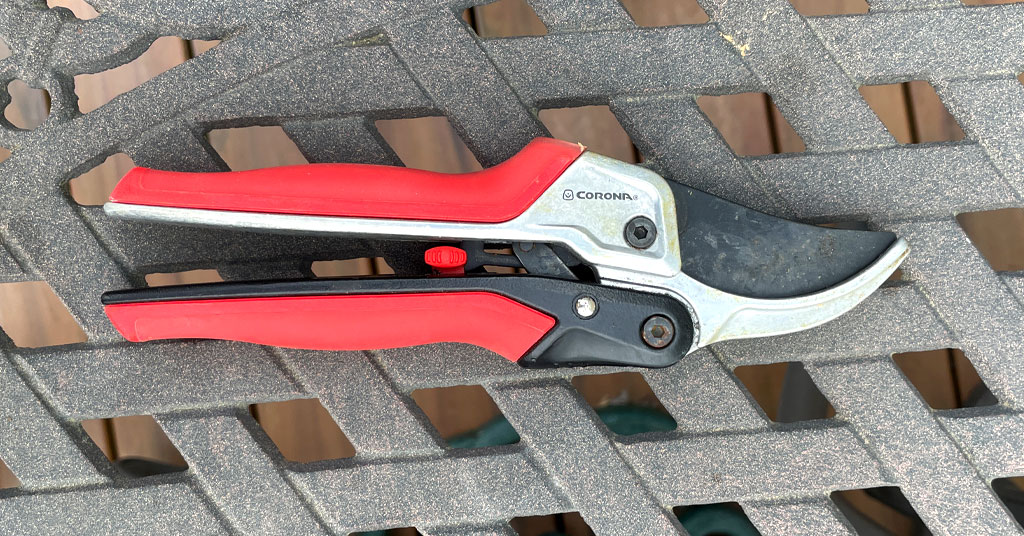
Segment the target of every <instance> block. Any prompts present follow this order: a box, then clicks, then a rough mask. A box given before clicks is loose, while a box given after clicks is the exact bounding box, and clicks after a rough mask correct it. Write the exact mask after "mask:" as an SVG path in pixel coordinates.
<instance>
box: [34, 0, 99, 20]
mask: <svg viewBox="0 0 1024 536" xmlns="http://www.w3.org/2000/svg"><path fill="white" fill-rule="evenodd" d="M46 5H47V6H48V7H51V8H53V7H66V8H68V9H70V10H71V12H72V13H74V14H75V17H77V18H79V19H82V20H89V19H95V18H96V17H99V16H100V14H99V12H98V11H96V9H95V8H94V7H92V6H91V5H89V4H87V3H86V2H83V1H82V0H46Z"/></svg>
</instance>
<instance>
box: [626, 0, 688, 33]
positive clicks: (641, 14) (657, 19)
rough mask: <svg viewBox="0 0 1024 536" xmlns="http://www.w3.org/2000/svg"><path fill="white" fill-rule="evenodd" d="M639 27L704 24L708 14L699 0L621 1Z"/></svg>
mask: <svg viewBox="0 0 1024 536" xmlns="http://www.w3.org/2000/svg"><path fill="white" fill-rule="evenodd" d="M621 1H622V5H623V7H625V8H626V11H628V12H629V16H630V17H633V22H635V23H636V24H637V26H644V27H654V28H656V27H661V26H677V25H681V24H703V23H705V22H708V14H707V13H706V12H705V11H704V10H703V9H701V7H700V4H698V3H697V0H621Z"/></svg>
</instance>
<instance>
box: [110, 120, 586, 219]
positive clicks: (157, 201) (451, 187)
mask: <svg viewBox="0 0 1024 536" xmlns="http://www.w3.org/2000/svg"><path fill="white" fill-rule="evenodd" d="M583 150H584V148H583V146H581V145H578V144H573V143H568V142H564V141H559V140H554V139H550V138H537V139H535V140H533V141H532V142H530V143H529V144H528V145H527V146H526V147H525V148H523V150H522V151H520V152H519V153H518V154H516V155H515V156H513V157H512V158H510V159H508V160H507V161H505V162H503V163H501V164H498V165H497V166H494V167H492V168H488V169H485V170H483V171H477V172H473V173H465V174H458V175H456V174H446V173H435V172H432V171H423V170H418V169H409V168H403V167H391V166H375V165H370V164H307V165H303V166H286V167H278V168H268V169H255V170H251V171H233V172H224V173H179V172H173V171H158V170H153V169H146V168H135V169H133V170H131V171H129V172H128V174H127V175H125V176H124V178H123V179H121V182H120V183H118V185H117V187H116V188H115V189H114V191H113V192H112V193H111V194H110V200H111V201H113V202H117V203H126V204H135V205H150V206H160V207H180V208H197V209H211V210H228V211H240V212H267V213H274V214H310V215H317V216H343V217H352V218H389V219H403V220H429V221H458V222H475V223H499V222H504V221H508V220H511V219H513V218H515V217H516V216H518V215H520V214H522V213H523V212H524V211H525V210H526V209H527V208H529V206H530V205H531V204H533V202H534V201H536V200H537V198H538V197H540V195H541V194H542V193H543V192H544V191H545V190H547V188H548V187H549V186H551V183H553V182H554V181H555V179H557V178H558V176H559V175H561V174H562V172H563V171H565V168H567V167H569V165H570V164H572V163H573V161H575V160H576V158H578V157H579V156H580V154H582V153H583Z"/></svg>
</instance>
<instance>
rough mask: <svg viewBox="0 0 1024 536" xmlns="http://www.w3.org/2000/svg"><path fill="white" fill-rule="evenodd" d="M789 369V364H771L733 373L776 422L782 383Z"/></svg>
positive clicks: (740, 369) (740, 368) (751, 366)
mask: <svg viewBox="0 0 1024 536" xmlns="http://www.w3.org/2000/svg"><path fill="white" fill-rule="evenodd" d="M788 368H789V363H769V364H766V365H748V366H743V367H736V369H735V370H733V373H735V374H736V377H737V378H739V379H740V381H741V382H742V383H743V386H744V387H745V388H746V389H747V391H748V392H749V393H750V395H751V396H752V397H753V398H754V400H756V401H757V403H758V405H759V406H761V409H762V410H763V411H764V413H765V415H767V416H768V418H769V419H771V420H773V421H774V420H775V418H776V417H777V416H778V412H779V400H780V399H781V395H782V382H783V380H784V379H785V377H786V370H787V369H788Z"/></svg>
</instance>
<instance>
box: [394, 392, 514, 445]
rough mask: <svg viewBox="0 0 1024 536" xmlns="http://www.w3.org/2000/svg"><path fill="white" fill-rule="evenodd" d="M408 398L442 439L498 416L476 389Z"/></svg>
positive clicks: (416, 394)
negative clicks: (428, 420)
mask: <svg viewBox="0 0 1024 536" xmlns="http://www.w3.org/2000/svg"><path fill="white" fill-rule="evenodd" d="M411 396H412V399H413V400H415V401H416V405H417V406H419V407H420V409H421V410H423V413H424V414H426V415H427V418H428V419H430V423H431V424H433V425H434V428H436V429H437V431H438V433H439V434H440V435H441V437H442V438H444V439H449V438H452V437H455V436H457V435H460V434H464V433H466V432H470V431H473V430H476V429H477V428H479V427H480V426H482V425H484V424H486V423H487V422H488V421H490V420H491V419H493V418H494V417H495V416H497V415H498V414H499V413H501V412H500V411H499V410H498V406H497V405H496V404H495V403H494V400H492V399H491V397H490V395H488V394H487V391H485V390H484V388H483V387H481V386H479V385H457V386H453V387H440V388H434V389H419V390H416V391H413V392H412V394H411Z"/></svg>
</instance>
